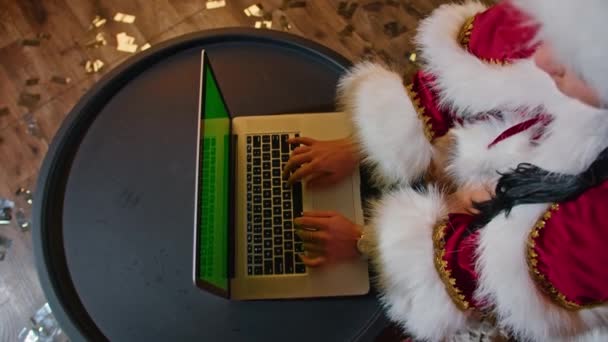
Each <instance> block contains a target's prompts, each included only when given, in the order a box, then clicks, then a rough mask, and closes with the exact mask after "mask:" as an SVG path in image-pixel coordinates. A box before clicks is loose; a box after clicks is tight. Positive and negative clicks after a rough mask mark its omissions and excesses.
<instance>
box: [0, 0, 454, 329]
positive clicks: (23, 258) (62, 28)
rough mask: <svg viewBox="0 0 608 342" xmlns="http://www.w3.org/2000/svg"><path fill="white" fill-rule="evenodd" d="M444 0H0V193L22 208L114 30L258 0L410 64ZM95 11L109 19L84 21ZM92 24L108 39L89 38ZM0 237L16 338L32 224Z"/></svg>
mask: <svg viewBox="0 0 608 342" xmlns="http://www.w3.org/2000/svg"><path fill="white" fill-rule="evenodd" d="M443 2H447V1H444V0H384V1H375V0H369V1H367V0H361V1H339V0H309V1H298V0H285V1H282V0H259V2H258V1H255V0H254V1H251V0H248V1H245V0H226V3H227V4H226V6H225V7H223V8H218V9H206V8H205V7H206V4H205V0H130V1H125V0H46V1H42V0H18V1H16V0H0V198H9V199H12V200H15V199H17V200H19V201H20V204H19V205H18V206H20V207H23V209H25V212H26V215H27V212H28V211H29V210H30V208H29V205H28V204H27V203H25V201H23V199H22V198H21V197H18V196H16V195H15V191H16V190H17V189H18V188H20V187H25V188H28V189H32V190H34V189H33V187H34V184H35V181H36V176H37V172H38V169H39V167H40V164H41V161H42V159H43V157H44V155H45V152H46V151H47V147H48V144H49V142H50V141H51V140H52V139H53V136H54V135H55V132H56V131H57V129H58V127H59V126H60V125H61V122H62V120H63V118H64V117H65V116H66V114H67V113H68V112H69V111H70V109H71V108H72V107H73V106H74V104H75V103H76V102H77V101H78V99H79V98H80V97H81V96H82V95H83V94H84V93H85V92H86V91H87V89H89V88H90V87H91V86H92V85H93V84H94V83H95V82H96V81H97V80H99V79H100V77H101V76H103V75H104V74H105V73H107V72H108V71H110V70H111V69H112V68H115V67H116V66H117V65H119V64H120V63H122V62H124V61H125V60H126V59H128V58H129V57H130V56H131V54H130V53H127V52H121V51H117V49H116V38H115V37H116V34H117V33H120V32H126V33H127V34H128V35H129V36H132V37H134V38H135V43H136V44H138V45H139V46H142V45H144V44H145V43H149V44H151V45H155V44H158V43H160V42H162V41H165V40H167V39H171V38H173V37H176V36H179V35H182V34H185V33H189V32H193V31H199V30H205V29H211V28H218V27H226V26H249V27H251V26H254V23H255V21H256V20H260V18H254V17H248V16H246V15H245V13H244V12H243V10H244V9H245V8H247V7H248V6H250V5H252V4H256V3H260V4H261V5H262V7H263V9H264V10H266V11H267V12H268V13H270V14H269V16H268V19H271V20H272V29H278V30H289V31H290V32H292V33H294V34H297V35H300V36H303V37H306V38H309V39H312V40H314V41H317V42H319V43H321V44H324V45H326V46H328V47H330V48H332V49H334V50H336V51H337V52H339V53H341V54H343V55H344V56H346V57H348V58H350V59H352V60H353V61H357V60H360V59H362V58H369V57H372V58H380V59H383V60H385V61H387V62H390V63H392V64H394V65H395V66H396V67H397V68H398V69H400V70H401V71H403V72H404V73H411V72H412V70H413V69H414V67H415V65H414V64H413V63H411V62H409V61H408V58H407V57H408V56H409V54H410V53H411V52H412V51H413V50H412V45H411V43H410V41H411V38H412V36H413V35H414V33H415V28H416V26H417V22H418V20H419V19H420V18H422V17H424V16H426V15H428V14H429V13H430V12H431V11H432V10H433V9H434V8H436V7H437V6H439V5H440V4H441V3H443ZM117 12H122V13H126V14H132V15H135V16H136V19H135V22H134V23H133V24H129V23H122V22H115V21H113V20H112V18H113V17H114V15H115V14H116V13H117ZM96 16H100V17H102V18H106V19H107V22H106V24H105V25H103V26H101V27H99V28H96V29H89V28H90V26H91V23H92V20H93V19H94V18H95V17H96ZM98 33H103V35H104V37H105V39H106V40H107V45H105V46H100V47H91V44H92V42H94V41H95V37H96V35H97V34H98ZM31 44H35V45H34V46H31ZM96 59H99V60H101V61H102V62H103V63H104V67H103V68H102V69H101V70H100V72H99V73H95V74H87V72H86V70H85V66H84V64H86V61H93V60H96ZM68 79H69V82H67V81H68ZM34 200H36V198H35V194H34ZM0 237H6V238H9V239H10V240H12V241H13V244H12V247H11V249H10V250H9V252H8V254H7V256H6V259H5V260H4V261H1V262H0V341H15V340H16V338H17V335H18V333H19V331H20V330H21V328H22V327H24V326H26V325H27V323H28V319H29V317H30V316H31V315H32V314H33V313H34V312H35V310H36V309H38V308H39V307H40V306H41V305H42V304H43V303H45V299H44V295H43V294H42V291H41V289H40V285H39V284H38V280H37V276H36V271H35V268H34V264H33V256H32V242H31V234H30V233H29V232H25V233H24V232H21V231H19V230H18V229H17V228H16V224H15V222H13V223H12V224H11V225H10V226H0Z"/></svg>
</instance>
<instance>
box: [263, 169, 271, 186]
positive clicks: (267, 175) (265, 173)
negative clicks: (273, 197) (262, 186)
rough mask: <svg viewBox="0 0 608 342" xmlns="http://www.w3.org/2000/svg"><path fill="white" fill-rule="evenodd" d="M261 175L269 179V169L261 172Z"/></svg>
mask: <svg viewBox="0 0 608 342" xmlns="http://www.w3.org/2000/svg"><path fill="white" fill-rule="evenodd" d="M262 177H263V178H264V180H267V181H270V171H264V172H263V173H262ZM267 188H268V187H267Z"/></svg>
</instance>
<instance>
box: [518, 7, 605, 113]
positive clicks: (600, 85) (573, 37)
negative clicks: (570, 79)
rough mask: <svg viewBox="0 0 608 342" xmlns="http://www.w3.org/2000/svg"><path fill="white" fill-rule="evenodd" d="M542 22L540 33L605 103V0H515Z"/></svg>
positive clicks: (564, 61) (561, 58)
mask: <svg viewBox="0 0 608 342" xmlns="http://www.w3.org/2000/svg"><path fill="white" fill-rule="evenodd" d="M515 3H516V4H517V6H519V7H520V8H522V9H523V10H525V11H526V12H528V13H529V14H530V15H531V16H532V17H533V18H536V19H537V20H538V21H539V22H540V23H541V32H540V36H541V37H542V38H544V39H545V40H546V41H548V42H550V43H551V46H552V47H553V49H554V50H555V52H556V54H557V56H556V57H557V58H559V59H560V60H561V61H562V62H563V63H565V64H566V65H569V66H570V67H571V68H573V70H576V71H577V72H578V73H579V74H580V75H581V76H582V77H583V78H584V79H585V80H586V81H587V82H589V83H590V85H591V86H592V87H593V88H594V89H596V90H597V91H598V92H599V94H600V97H601V98H602V99H603V102H604V103H605V104H607V105H608V63H606V56H608V41H607V40H606V28H607V27H608V1H606V0H585V1H573V0H516V1H515Z"/></svg>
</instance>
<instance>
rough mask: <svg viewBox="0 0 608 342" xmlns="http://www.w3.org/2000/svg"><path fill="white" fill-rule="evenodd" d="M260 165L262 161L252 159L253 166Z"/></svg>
mask: <svg viewBox="0 0 608 342" xmlns="http://www.w3.org/2000/svg"><path fill="white" fill-rule="evenodd" d="M261 164H262V160H261V159H260V158H253V166H260V165H261Z"/></svg>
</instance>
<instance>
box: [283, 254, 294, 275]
mask: <svg viewBox="0 0 608 342" xmlns="http://www.w3.org/2000/svg"><path fill="white" fill-rule="evenodd" d="M285 273H289V274H291V273H293V253H292V252H285Z"/></svg>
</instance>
